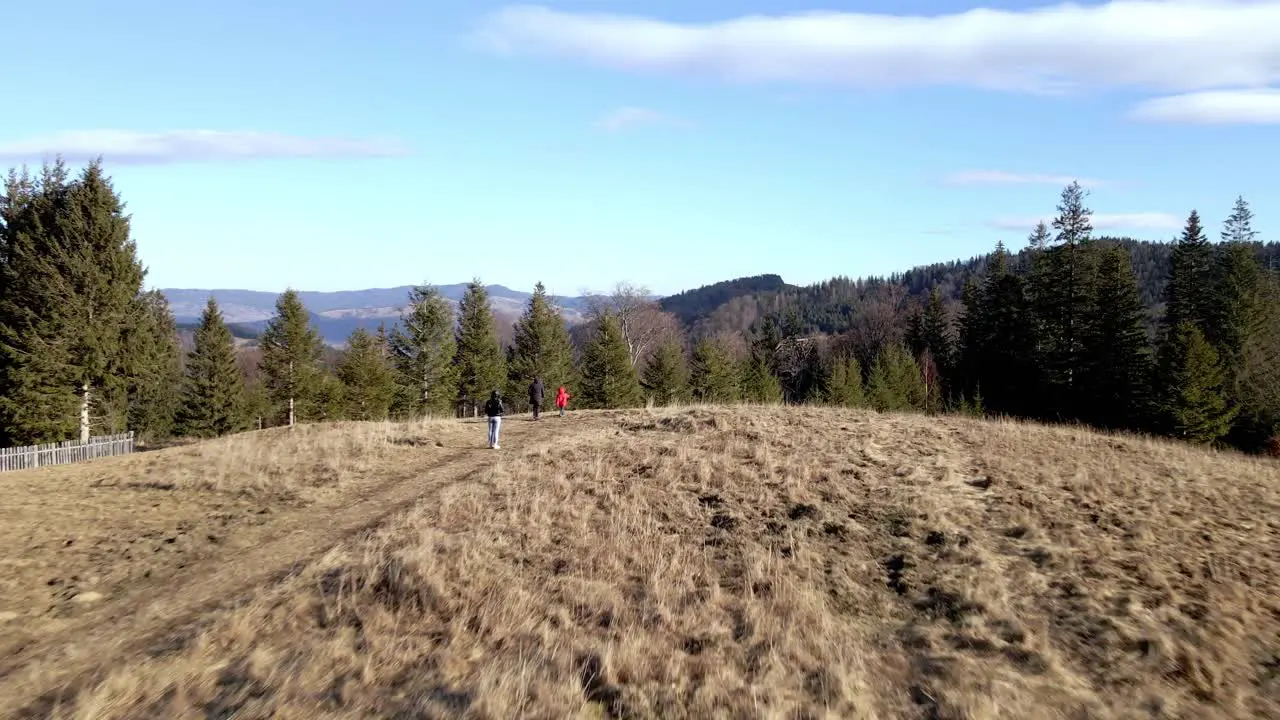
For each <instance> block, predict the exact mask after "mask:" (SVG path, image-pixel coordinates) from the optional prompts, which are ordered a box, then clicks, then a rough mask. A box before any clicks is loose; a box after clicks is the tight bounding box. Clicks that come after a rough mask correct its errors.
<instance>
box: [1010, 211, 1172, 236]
mask: <svg viewBox="0 0 1280 720" xmlns="http://www.w3.org/2000/svg"><path fill="white" fill-rule="evenodd" d="M1042 221H1043V222H1044V224H1046V225H1048V226H1050V227H1052V226H1053V218H1052V217H1000V218H996V219H995V220H992V221H991V222H990V225H991V227H993V228H996V229H999V230H1022V231H1025V232H1031V230H1032V229H1034V228H1035V226H1036V224H1037V223H1039V222H1042ZM1091 222H1092V224H1093V227H1094V229H1095V230H1177V229H1179V228H1181V227H1182V222H1183V221H1182V219H1181V218H1178V217H1176V216H1174V215H1170V214H1169V213H1163V212H1136V213H1094V215H1093V216H1092V218H1091Z"/></svg>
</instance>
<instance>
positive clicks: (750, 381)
mask: <svg viewBox="0 0 1280 720" xmlns="http://www.w3.org/2000/svg"><path fill="white" fill-rule="evenodd" d="M738 388H739V392H738V396H739V397H740V398H741V399H742V400H745V401H746V402H750V403H780V402H782V398H783V392H782V383H781V382H779V381H778V377H777V376H776V375H774V374H773V370H771V369H770V367H769V365H768V363H767V361H766V360H765V359H764V358H763V357H759V356H756V357H747V358H746V359H745V360H743V362H742V364H741V367H740V368H739V370H738Z"/></svg>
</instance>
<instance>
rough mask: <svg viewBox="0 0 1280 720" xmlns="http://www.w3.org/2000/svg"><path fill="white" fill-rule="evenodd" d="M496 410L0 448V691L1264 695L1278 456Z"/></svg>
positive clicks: (1276, 694) (46, 705)
mask: <svg viewBox="0 0 1280 720" xmlns="http://www.w3.org/2000/svg"><path fill="white" fill-rule="evenodd" d="M504 427H506V428H507V429H506V431H505V434H504V440H503V447H504V449H503V450H502V451H501V452H492V451H488V450H484V449H483V433H484V428H483V425H481V424H477V423H475V422H460V421H432V422H427V423H410V424H387V423H363V424H361V423H345V424H336V425H313V426H300V427H299V428H297V429H296V430H294V431H293V432H290V431H287V430H285V429H278V430H268V431H263V432H258V433H248V434H243V435H236V436H231V437H227V438H223V439H220V440H215V441H209V442H204V443H199V444H195V445H189V446H184V447H177V448H172V449H169V450H162V451H158V452H153V453H144V454H140V455H135V456H132V457H125V458H115V459H106V460H101V461H97V462H95V463H93V464H92V465H90V466H79V467H76V466H66V467H58V468H49V469H45V470H41V471H33V472H19V473H10V474H6V475H4V476H0V484H3V486H4V487H3V489H4V491H5V494H6V498H7V500H6V503H5V504H4V506H3V507H2V508H0V516H2V517H0V520H2V521H0V542H3V543H5V544H6V546H8V547H12V548H15V549H16V550H15V557H14V559H15V560H18V561H20V562H19V563H18V564H15V565H14V566H13V568H12V570H11V572H10V573H9V576H8V578H7V579H8V580H9V582H8V583H6V584H0V608H4V609H12V610H13V613H12V614H13V615H14V616H15V617H14V622H13V623H12V624H10V625H8V626H6V633H5V635H4V636H3V637H2V638H0V657H2V658H4V660H3V661H0V715H4V716H7V717H23V716H40V717H43V716H47V715H49V714H50V713H51V711H52V709H53V707H54V705H53V703H54V702H55V699H56V702H57V703H58V711H59V712H61V713H64V714H67V715H74V716H79V715H78V713H89V714H92V715H93V716H94V717H97V718H103V719H104V720H105V719H106V718H123V717H140V716H146V717H178V716H187V715H193V714H201V715H210V716H215V715H216V716H223V717H225V716H230V715H231V714H242V715H245V716H251V717H266V716H272V715H282V716H284V715H287V716H291V717H338V716H350V715H355V714H360V715H374V716H382V717H389V716H405V715H414V716H431V717H441V718H462V717H473V716H477V715H483V716H489V717H516V716H521V715H523V716H537V717H553V716H554V717H605V716H609V717H635V718H680V717H709V716H714V715H717V714H725V715H727V716H731V717H795V716H799V715H809V716H814V717H818V716H822V715H823V713H832V714H834V715H836V716H839V717H880V718H962V717H966V718H972V717H994V716H996V715H999V716H1009V717H1027V718H1030V717H1046V716H1057V717H1090V718H1100V719H1107V718H1121V717H1134V716H1137V715H1149V714H1152V713H1155V714H1159V715H1163V716H1169V717H1215V718H1259V717H1276V716H1280V676H1277V675H1276V671H1275V667H1276V661H1277V659H1280V551H1278V550H1277V547H1278V545H1277V543H1276V542H1275V539H1276V537H1278V536H1280V465H1277V464H1276V463H1275V462H1274V461H1268V460H1264V459H1258V458H1246V457H1243V456H1240V455H1237V454H1234V453H1217V452H1210V451H1205V450H1201V449H1197V448H1193V447H1190V446H1187V445H1184V444H1177V443H1169V442H1161V441H1153V440H1146V439H1143V438H1138V437H1133V436H1125V435H1106V434H1099V433H1093V432H1087V431H1083V430H1078V429H1073V428H1066V427H1045V426H1039V425H1034V424H1023V423H1010V422H995V421H979V420H972V419H966V418H961V417H955V416H943V417H924V416H913V415H878V414H876V413H872V412H867V411H859V410H834V409H821V408H812V407H791V408H783V407H761V406H756V407H745V408H687V409H671V410H663V411H643V410H637V411H606V412H583V413H577V412H575V413H572V414H571V415H570V417H569V418H568V419H566V420H563V421H561V420H558V419H557V420H549V421H544V422H538V423H533V422H527V421H526V422H522V421H521V419H519V418H512V419H511V421H510V422H509V423H507V424H506V425H505V426H504ZM137 507H149V508H150V510H149V511H148V512H144V513H139V512H136V511H125V510H124V508H135V509H136V508H137ZM318 516H324V517H329V518H331V519H332V522H324V523H316V522H315V518H316V517H318ZM77 647H81V648H87V647H92V648H94V652H93V653H84V652H77V651H76V649H75V648H77ZM17 648H22V651H21V652H17Z"/></svg>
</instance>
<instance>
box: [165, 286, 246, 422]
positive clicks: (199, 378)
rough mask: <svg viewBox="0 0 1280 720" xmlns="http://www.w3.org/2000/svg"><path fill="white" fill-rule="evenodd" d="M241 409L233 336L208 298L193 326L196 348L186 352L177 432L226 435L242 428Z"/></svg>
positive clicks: (241, 383) (241, 385) (240, 383)
mask: <svg viewBox="0 0 1280 720" xmlns="http://www.w3.org/2000/svg"><path fill="white" fill-rule="evenodd" d="M244 410H245V395H244V380H243V378H242V377H241V374H240V368H239V366H238V365H237V364H236V349H235V339H234V338H233V337H232V336H231V331H230V330H229V329H227V325H226V323H225V322H224V321H223V318H222V311H221V310H220V309H218V303H217V301H216V300H214V299H213V298H212V297H210V298H209V302H208V304H207V305H205V308H204V312H203V313H201V315H200V325H199V327H197V328H196V332H195V347H194V348H193V349H192V350H191V353H190V354H189V355H187V361H186V368H185V371H184V376H183V383H182V399H181V405H180V407H179V410H178V415H177V424H178V431H179V432H180V433H181V434H183V435H185V436H187V437H217V436H219V435H226V434H227V433H232V432H235V431H237V430H240V429H242V428H243V427H244V424H245V423H244Z"/></svg>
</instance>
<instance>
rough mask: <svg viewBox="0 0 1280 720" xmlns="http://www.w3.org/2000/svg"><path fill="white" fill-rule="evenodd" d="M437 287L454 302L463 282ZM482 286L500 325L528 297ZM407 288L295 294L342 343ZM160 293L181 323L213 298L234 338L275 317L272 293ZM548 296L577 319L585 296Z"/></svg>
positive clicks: (404, 296)
mask: <svg viewBox="0 0 1280 720" xmlns="http://www.w3.org/2000/svg"><path fill="white" fill-rule="evenodd" d="M438 287H439V289H440V292H441V293H442V294H443V295H444V296H445V297H446V298H448V299H449V300H451V301H452V302H454V303H456V302H458V300H459V299H461V298H462V295H463V293H464V292H465V291H466V287H467V286H466V284H465V283H457V284H452V285H440V286H438ZM486 288H487V289H488V291H489V296H490V298H491V300H492V304H493V309H494V314H496V315H497V316H498V319H499V322H500V323H509V322H514V321H515V318H517V317H519V315H520V313H521V312H522V311H523V310H524V306H525V304H526V303H528V301H529V297H530V295H531V293H527V292H521V291H519V290H512V289H511V288H508V287H505V286H503V285H488V286H486ZM410 290H411V287H410V286H408V285H404V286H400V287H393V288H370V289H367V290H342V291H337V292H314V291H299V292H298V296H299V297H300V298H301V299H302V303H303V304H304V305H305V306H306V307H307V310H308V311H310V313H311V321H312V323H314V324H315V326H316V329H317V330H319V332H320V335H321V336H322V337H323V338H324V340H325V342H327V343H330V344H334V345H336V344H340V343H342V342H344V341H345V340H346V338H347V336H348V335H350V334H351V332H352V331H353V330H355V329H356V328H357V327H363V328H365V329H367V330H373V329H375V328H377V327H378V325H379V324H380V323H386V325H387V327H388V329H390V328H391V327H392V326H393V325H394V324H395V323H396V322H397V321H398V320H399V318H400V316H401V314H402V313H403V310H404V307H405V305H406V303H408V299H409V291H410ZM160 292H162V293H164V296H165V297H166V298H167V299H168V300H169V306H170V308H171V309H172V310H173V315H174V318H175V319H176V320H177V321H178V323H179V325H183V326H190V325H192V324H193V323H196V322H199V319H200V313H201V312H202V311H203V310H204V307H205V304H206V303H207V302H208V301H209V296H210V295H212V296H213V297H215V298H217V300H218V305H219V306H220V307H221V308H222V314H223V316H224V317H225V318H226V320H227V323H228V324H229V325H233V326H235V330H236V335H237V336H238V337H248V336H251V335H255V334H257V333H260V332H261V331H262V329H263V328H264V327H266V324H267V321H268V320H270V319H271V317H272V316H273V315H275V304H276V298H277V297H278V296H279V293H273V292H261V291H256V290H236V289H212V290H206V289H182V288H164V289H161V291H160ZM554 299H555V302H556V303H557V304H559V305H560V307H562V308H563V309H564V314H565V319H566V320H568V321H569V322H570V323H571V324H572V323H577V322H579V321H580V320H581V319H582V312H583V310H585V308H586V306H587V302H588V298H586V297H559V296H557V297H555V298H554Z"/></svg>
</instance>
